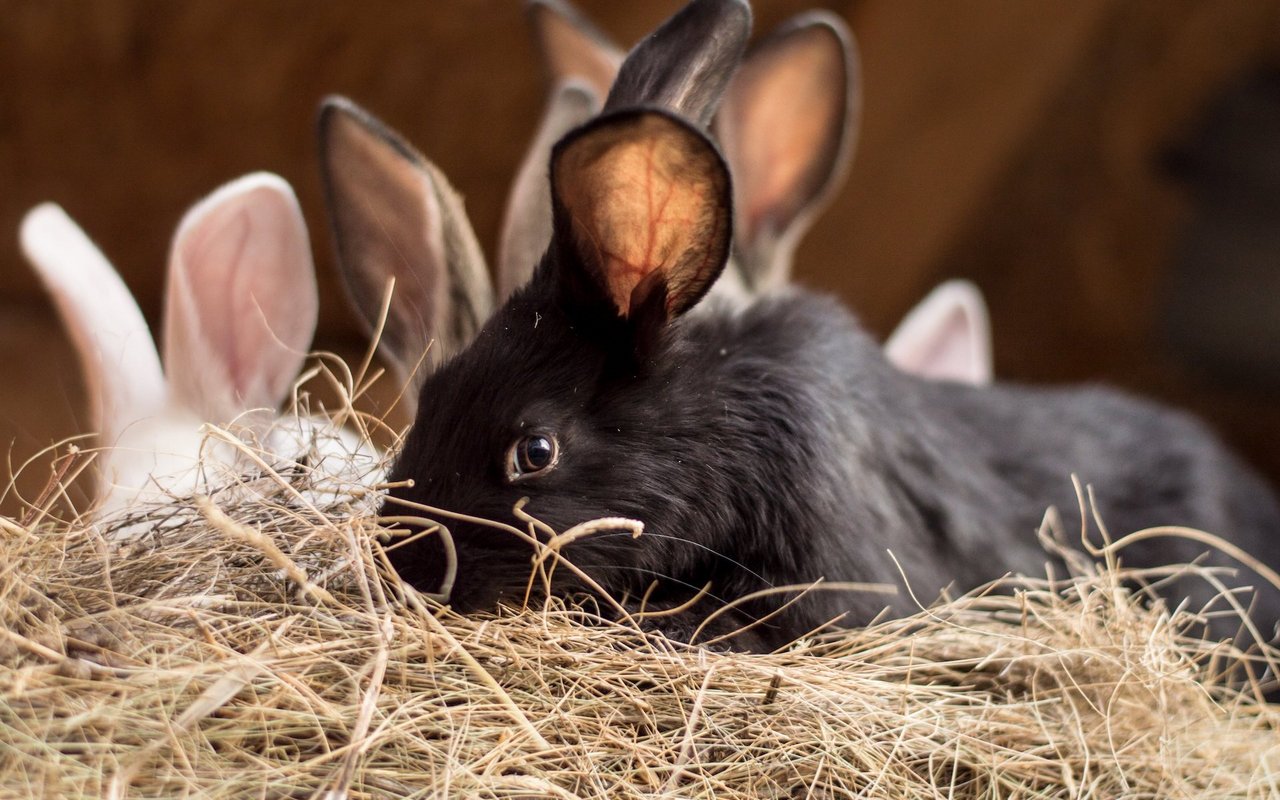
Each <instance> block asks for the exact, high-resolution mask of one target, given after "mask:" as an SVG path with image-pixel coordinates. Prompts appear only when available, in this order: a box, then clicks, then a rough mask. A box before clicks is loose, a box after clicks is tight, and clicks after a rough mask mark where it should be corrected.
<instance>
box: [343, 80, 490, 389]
mask: <svg viewBox="0 0 1280 800" xmlns="http://www.w3.org/2000/svg"><path fill="white" fill-rule="evenodd" d="M320 154H321V172H322V174H323V178H324V187H325V200H326V203H327V205H328V207H329V218H330V221H331V222H332V226H333V232H334V240H335V242H336V245H337V252H338V267H339V271H340V273H341V275H342V278H343V282H344V283H345V284H346V288H347V294H348V297H349V299H350V300H351V303H352V305H353V306H354V307H355V310H356V312H357V313H358V314H359V316H360V317H361V321H362V322H364V323H365V325H366V326H367V327H368V328H369V330H370V331H371V332H372V330H373V328H374V327H375V325H376V324H377V322H378V319H379V317H380V316H381V312H382V306H383V299H384V297H385V295H386V291H387V287H388V285H389V283H390V282H391V281H392V280H393V279H394V281H395V292H394V294H393V296H392V298H391V306H390V310H389V314H388V316H387V321H386V327H385V329H384V330H383V332H382V338H381V340H380V342H379V349H380V350H381V351H382V352H383V353H384V355H386V356H387V358H388V359H389V360H390V361H391V362H392V364H393V365H394V367H395V368H396V369H397V370H398V371H399V372H400V373H401V375H400V377H401V378H402V379H405V380H406V381H409V379H410V378H411V376H412V375H413V374H414V371H415V369H416V368H417V366H418V364H419V363H420V362H421V360H422V358H423V354H424V352H426V351H427V347H428V345H429V344H431V342H432V341H433V340H434V341H435V342H436V344H435V345H434V348H433V349H434V350H435V351H436V352H435V354H434V357H433V359H432V360H433V361H436V362H438V361H439V357H440V356H441V355H448V354H451V353H454V352H457V351H458V350H460V349H461V348H463V347H465V346H466V345H467V344H468V343H469V342H470V340H471V339H472V338H473V337H474V336H475V333H476V331H477V330H479V328H480V325H481V324H482V323H483V322H484V320H485V319H486V318H487V317H488V316H489V312H490V309H491V307H492V303H493V289H492V288H491V286H490V283H489V275H488V272H487V270H486V268H485V264H484V257H483V255H482V254H481V252H480V247H479V245H478V244H477V243H476V239H475V235H474V234H473V233H472V231H471V225H470V223H469V222H468V221H467V217H466V213H465V211H464V210H463V208H462V200H461V199H460V198H459V197H458V196H457V194H456V193H455V192H454V191H453V189H452V188H451V187H450V186H449V183H448V181H447V180H445V177H444V175H443V174H442V173H441V172H440V171H439V170H437V169H436V168H435V167H434V166H433V165H432V164H431V163H430V162H429V161H427V160H426V159H425V158H423V157H422V156H421V155H419V154H418V153H417V151H415V150H414V149H413V148H412V147H410V146H409V145H408V144H407V143H406V142H405V141H404V140H403V139H401V138H400V137H399V136H397V135H396V134H395V133H394V132H393V131H391V130H389V129H388V128H386V127H385V126H384V125H382V124H381V123H380V122H379V121H378V120H376V119H374V118H373V117H372V116H371V115H369V114H368V113H366V112H365V111H363V110H362V109H360V108H359V107H357V106H356V105H355V104H354V103H352V102H351V101H349V100H346V99H344V98H330V99H328V100H326V101H325V103H324V105H323V106H322V107H321V109H320ZM441 351H443V352H441ZM416 383H417V381H412V385H409V386H408V389H409V391H410V394H412V391H413V388H414V386H416ZM409 399H410V400H412V397H410V398H409Z"/></svg>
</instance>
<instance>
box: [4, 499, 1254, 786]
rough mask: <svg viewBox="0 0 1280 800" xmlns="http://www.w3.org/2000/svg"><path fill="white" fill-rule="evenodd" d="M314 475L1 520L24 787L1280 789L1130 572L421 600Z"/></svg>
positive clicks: (1234, 715)
mask: <svg viewBox="0 0 1280 800" xmlns="http://www.w3.org/2000/svg"><path fill="white" fill-rule="evenodd" d="M308 497H309V495H305V494H304V495H298V494H297V493H295V492H294V491H293V487H291V486H290V485H288V484H287V482H281V483H279V484H278V485H277V486H276V489H274V490H270V491H267V492H265V493H263V494H262V495H261V496H258V497H255V498H252V499H246V498H244V497H241V498H240V499H234V498H233V497H232V495H230V494H225V495H219V494H217V493H215V494H213V495H212V496H210V497H208V498H207V499H196V500H192V501H190V502H177V503H174V504H173V505H171V506H168V507H165V508H162V509H153V510H152V511H150V512H149V516H148V518H147V522H148V524H149V525H150V527H151V530H150V532H149V533H147V534H146V535H143V536H141V537H136V538H133V539H129V540H127V541H125V542H123V543H121V544H112V543H111V542H110V541H109V535H108V534H106V533H104V532H103V531H100V530H97V529H95V528H94V527H93V526H89V525H84V524H77V523H74V522H62V521H57V520H54V519H51V518H49V517H47V516H45V515H44V514H42V513H41V512H40V511H39V510H38V509H33V511H32V512H31V513H30V514H28V517H27V518H26V519H24V520H22V521H14V520H0V564H2V565H3V567H2V571H0V614H2V615H3V640H0V665H3V670H2V671H0V784H2V786H0V791H3V793H4V794H6V795H9V796H23V797H28V796H29V797H62V798H78V797H95V798H96V797H118V798H123V797H326V798H328V797H333V798H337V797H351V798H365V797H504V798H510V797H560V798H569V797H608V798H626V797H654V796H664V797H688V798H692V797H698V798H711V797H714V798H721V799H727V798H748V797H848V796H854V795H856V796H868V797H891V798H943V797H955V798H995V797H1007V798H1032V797H1035V798H1047V797H1064V798H1065V797H1086V796H1087V797H1107V798H1150V797H1161V798H1176V797H1218V798H1223V797H1240V798H1253V797H1259V798H1260V797H1276V796H1280V732H1278V731H1280V709H1277V708H1276V707H1268V706H1266V705H1263V704H1260V703H1259V702H1257V701H1255V700H1254V699H1252V698H1251V697H1250V693H1249V692H1248V691H1245V692H1237V691H1234V690H1232V689H1229V688H1227V687H1226V686H1224V681H1225V680H1226V677H1225V676H1227V674H1228V673H1233V674H1235V675H1236V676H1237V677H1238V676H1239V675H1240V674H1242V673H1241V672H1240V668H1241V667H1242V662H1241V661H1240V659H1239V658H1238V656H1239V654H1234V653H1232V652H1231V651H1230V650H1229V649H1227V648H1226V647H1223V646H1219V647H1217V648H1214V647H1211V646H1209V645H1205V644H1201V643H1199V642H1198V641H1195V640H1194V639H1191V638H1189V637H1187V636H1186V635H1185V633H1186V632H1187V630H1188V628H1189V627H1191V628H1194V624H1193V620H1192V618H1191V617H1190V616H1183V615H1173V616H1171V615H1169V614H1168V613H1165V612H1163V611H1161V610H1152V609H1150V608H1148V607H1146V606H1145V605H1144V604H1143V603H1140V602H1139V601H1138V600H1137V599H1135V598H1134V597H1133V596H1132V595H1130V594H1128V593H1126V592H1125V591H1123V590H1121V589H1120V588H1119V587H1118V584H1117V581H1116V578H1115V575H1113V574H1109V573H1105V572H1104V574H1100V575H1092V576H1087V577H1079V578H1075V579H1069V580H1060V581H1058V582H1050V581H1046V580H1022V581H1020V582H1019V583H1018V584H1017V589H1016V591H1015V592H1013V593H1011V594H990V593H987V594H985V595H974V596H970V597H966V598H962V599H958V600H955V601H953V602H950V603H947V604H944V605H941V606H939V607H936V608H933V609H932V610H931V611H929V612H925V613H921V614H919V615H918V616H916V617H915V618H912V619H908V620H901V621H892V622H886V623H883V624H879V625H876V626H874V627H872V628H870V629H867V630H861V631H853V632H849V633H847V634H843V635H841V636H839V637H836V638H833V639H830V640H826V641H814V642H807V643H801V644H799V645H797V646H796V647H795V648H794V649H793V650H791V651H789V652H785V653H780V654H774V655H769V656H745V655H735V654H728V653H720V652H708V651H703V650H699V649H694V648H687V647H683V646H680V645H674V644H671V643H668V642H666V641H664V640H662V639H659V638H655V637H646V636H645V635H643V634H640V633H638V632H636V631H634V630H632V629H629V628H627V627H624V626H621V625H612V624H608V623H605V622H602V621H596V622H594V623H592V624H583V616H584V615H583V612H581V611H575V610H572V609H565V608H563V607H560V606H557V605H548V606H547V607H545V608H540V609H538V610H536V611H528V612H525V613H523V614H520V615H506V616H502V617H498V618H474V619H462V618H458V617H454V616H451V615H448V614H445V613H437V614H436V615H434V616H433V615H431V614H427V613H423V612H421V611H416V612H415V611H412V610H408V609H406V608H404V607H403V606H401V605H400V604H398V603H397V602H396V601H395V599H394V598H393V597H390V596H388V594H387V592H388V590H387V589H386V588H384V585H383V584H382V583H381V582H380V580H379V572H380V568H379V566H378V564H379V563H380V562H381V560H382V558H383V556H382V554H381V546H380V545H379V544H378V541H377V538H376V532H377V527H376V525H375V524H374V523H373V521H371V520H370V519H369V518H368V517H367V515H362V514H359V513H353V509H356V508H358V507H359V506H360V505H362V504H363V505H365V506H367V503H365V502H363V501H361V500H360V499H359V498H355V500H354V501H353V500H352V499H351V498H341V497H339V498H337V499H335V500H334V501H333V502H332V503H331V504H330V505H329V506H328V507H325V508H315V507H314V503H313V502H312V501H310V500H308ZM353 502H354V505H353ZM309 506H310V507H309ZM1232 668H1235V669H1234V672H1233V669H1232Z"/></svg>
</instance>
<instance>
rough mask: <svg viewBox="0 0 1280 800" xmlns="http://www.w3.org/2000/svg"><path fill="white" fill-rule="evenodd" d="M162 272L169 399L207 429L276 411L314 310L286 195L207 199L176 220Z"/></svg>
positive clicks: (306, 251) (299, 232)
mask: <svg viewBox="0 0 1280 800" xmlns="http://www.w3.org/2000/svg"><path fill="white" fill-rule="evenodd" d="M233 186H234V185H233ZM231 188H232V187H228V189H231ZM286 189H287V187H286ZM224 191H226V190H224ZM171 269H172V273H171V276H170V280H171V281H172V285H171V287H170V307H169V309H168V318H167V319H166V333H167V335H166V342H165V345H166V347H165V364H166V367H167V369H168V370H169V373H170V379H171V383H172V384H173V385H174V390H175V395H176V396H177V398H178V399H179V400H181V401H184V402H186V403H188V404H190V405H192V406H193V407H195V408H196V409H197V410H200V411H202V412H203V416H205V417H206V418H207V419H209V420H210V421H215V422H225V421H227V420H228V419H230V418H232V417H235V416H236V415H237V414H239V413H240V412H242V411H244V410H246V409H249V408H258V407H264V406H265V407H270V408H275V407H276V406H278V405H279V404H280V402H281V401H282V400H283V399H284V397H285V395H286V394H287V392H288V390H289V387H290V386H291V385H292V383H293V381H294V379H295V378H296V377H297V374H298V370H299V368H300V367H301V365H302V361H303V359H304V357H305V355H306V352H307V350H308V348H309V347H310V343H311V336H312V334H313V333H314V330H315V320H316V305H317V299H316V288H315V275H314V267H313V265H312V261H311V253H310V244H309V242H308V240H307V235H306V228H305V225H304V223H303V222H302V217H301V214H300V213H299V211H298V209H297V205H296V200H294V199H293V196H292V193H291V192H289V193H288V194H284V193H282V192H281V191H280V189H279V188H278V187H276V186H274V185H270V184H267V185H263V186H255V187H252V188H249V189H248V190H247V191H243V192H234V191H227V194H225V195H223V194H221V193H217V194H215V195H214V196H213V197H211V198H210V199H209V200H208V201H206V204H202V205H201V206H199V207H197V208H196V209H195V210H193V211H192V212H191V214H190V215H189V217H188V218H187V219H186V220H184V222H183V225H182V227H181V228H180V230H179V234H178V236H177V238H176V240H175V243H174V254H173V262H172V264H171Z"/></svg>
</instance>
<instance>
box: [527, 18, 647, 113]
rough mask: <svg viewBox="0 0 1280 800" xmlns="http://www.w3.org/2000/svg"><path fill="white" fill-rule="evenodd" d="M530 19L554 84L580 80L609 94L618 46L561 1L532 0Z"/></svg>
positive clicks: (600, 93) (617, 61)
mask: <svg viewBox="0 0 1280 800" xmlns="http://www.w3.org/2000/svg"><path fill="white" fill-rule="evenodd" d="M529 19H530V21H531V22H532V23H533V29H534V34H535V36H536V37H537V39H538V45H539V49H541V51H542V60H543V62H544V63H545V64H546V65H547V69H548V71H549V72H550V73H551V80H552V82H553V83H561V82H563V81H566V80H583V81H586V82H587V83H588V84H589V85H590V86H591V88H592V89H593V90H594V91H595V93H596V96H597V97H606V96H607V95H608V94H609V89H610V87H612V86H613V79H614V77H615V76H616V75H617V74H618V67H619V66H620V65H621V64H622V58H623V55H624V54H623V52H622V50H620V49H619V48H618V46H617V45H615V44H614V43H613V42H611V41H609V38H608V37H607V36H605V35H604V34H603V33H601V32H600V30H599V29H598V28H596V27H595V26H594V25H592V24H591V23H590V22H589V21H588V20H587V19H586V17H584V16H582V14H581V13H579V11H578V10H577V9H576V8H574V7H573V6H572V5H570V4H569V3H567V2H564V0H532V2H530V3H529Z"/></svg>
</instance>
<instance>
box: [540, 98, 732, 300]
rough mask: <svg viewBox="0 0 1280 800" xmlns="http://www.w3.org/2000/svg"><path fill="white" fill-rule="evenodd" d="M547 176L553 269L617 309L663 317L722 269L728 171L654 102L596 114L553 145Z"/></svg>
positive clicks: (727, 232) (698, 137)
mask: <svg viewBox="0 0 1280 800" xmlns="http://www.w3.org/2000/svg"><path fill="white" fill-rule="evenodd" d="M551 182H552V197H553V204H554V216H555V240H556V242H555V248H556V253H557V256H558V257H559V258H560V259H561V263H562V267H561V268H562V270H568V274H569V276H570V279H571V280H572V279H573V276H574V275H577V276H579V277H581V278H583V279H585V282H586V284H588V285H590V286H592V287H594V289H595V290H596V294H597V295H598V296H599V297H600V298H601V299H605V300H607V301H608V303H609V305H610V306H611V308H612V310H613V311H614V312H616V313H617V314H618V315H619V316H622V317H627V318H632V319H635V318H637V317H638V316H640V315H641V313H644V314H649V313H653V311H651V309H652V310H654V311H656V313H657V314H658V315H659V319H657V320H652V319H649V320H646V322H647V323H653V322H658V323H661V322H665V321H667V320H670V319H672V318H674V317H676V316H678V315H679V314H681V313H683V312H684V311H686V310H688V309H689V308H690V307H691V306H693V304H694V303H696V302H697V301H698V300H699V298H701V297H702V296H703V294H705V293H706V291H707V289H708V287H710V285H711V283H712V282H713V281H715V279H716V278H717V277H718V276H719V275H720V273H721V271H722V270H723V269H724V265H725V261H726V259H727V258H728V256H729V240H730V237H731V235H732V222H731V218H732V199H731V196H730V195H731V191H732V190H731V188H730V183H729V173H728V169H727V168H726V167H725V164H724V161H723V160H722V159H721V158H720V154H719V153H718V152H717V151H716V149H715V146H714V145H712V144H711V142H710V141H708V140H707V138H706V137H705V136H703V135H702V134H701V133H699V132H698V131H697V130H695V129H694V128H693V127H692V126H690V125H689V124H688V123H686V122H684V121H682V120H680V119H678V118H676V117H673V116H669V115H667V114H664V113H661V112H657V111H624V112H619V113H615V114H611V115H607V116H604V117H601V118H598V119H597V120H595V121H594V122H592V123H590V124H588V125H587V126H585V127H583V128H580V129H578V130H577V131H575V132H573V133H571V134H570V135H569V136H568V137H566V138H565V139H564V140H563V141H561V142H560V144H558V145H557V146H556V148H555V151H554V153H553V155H552V160H551Z"/></svg>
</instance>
